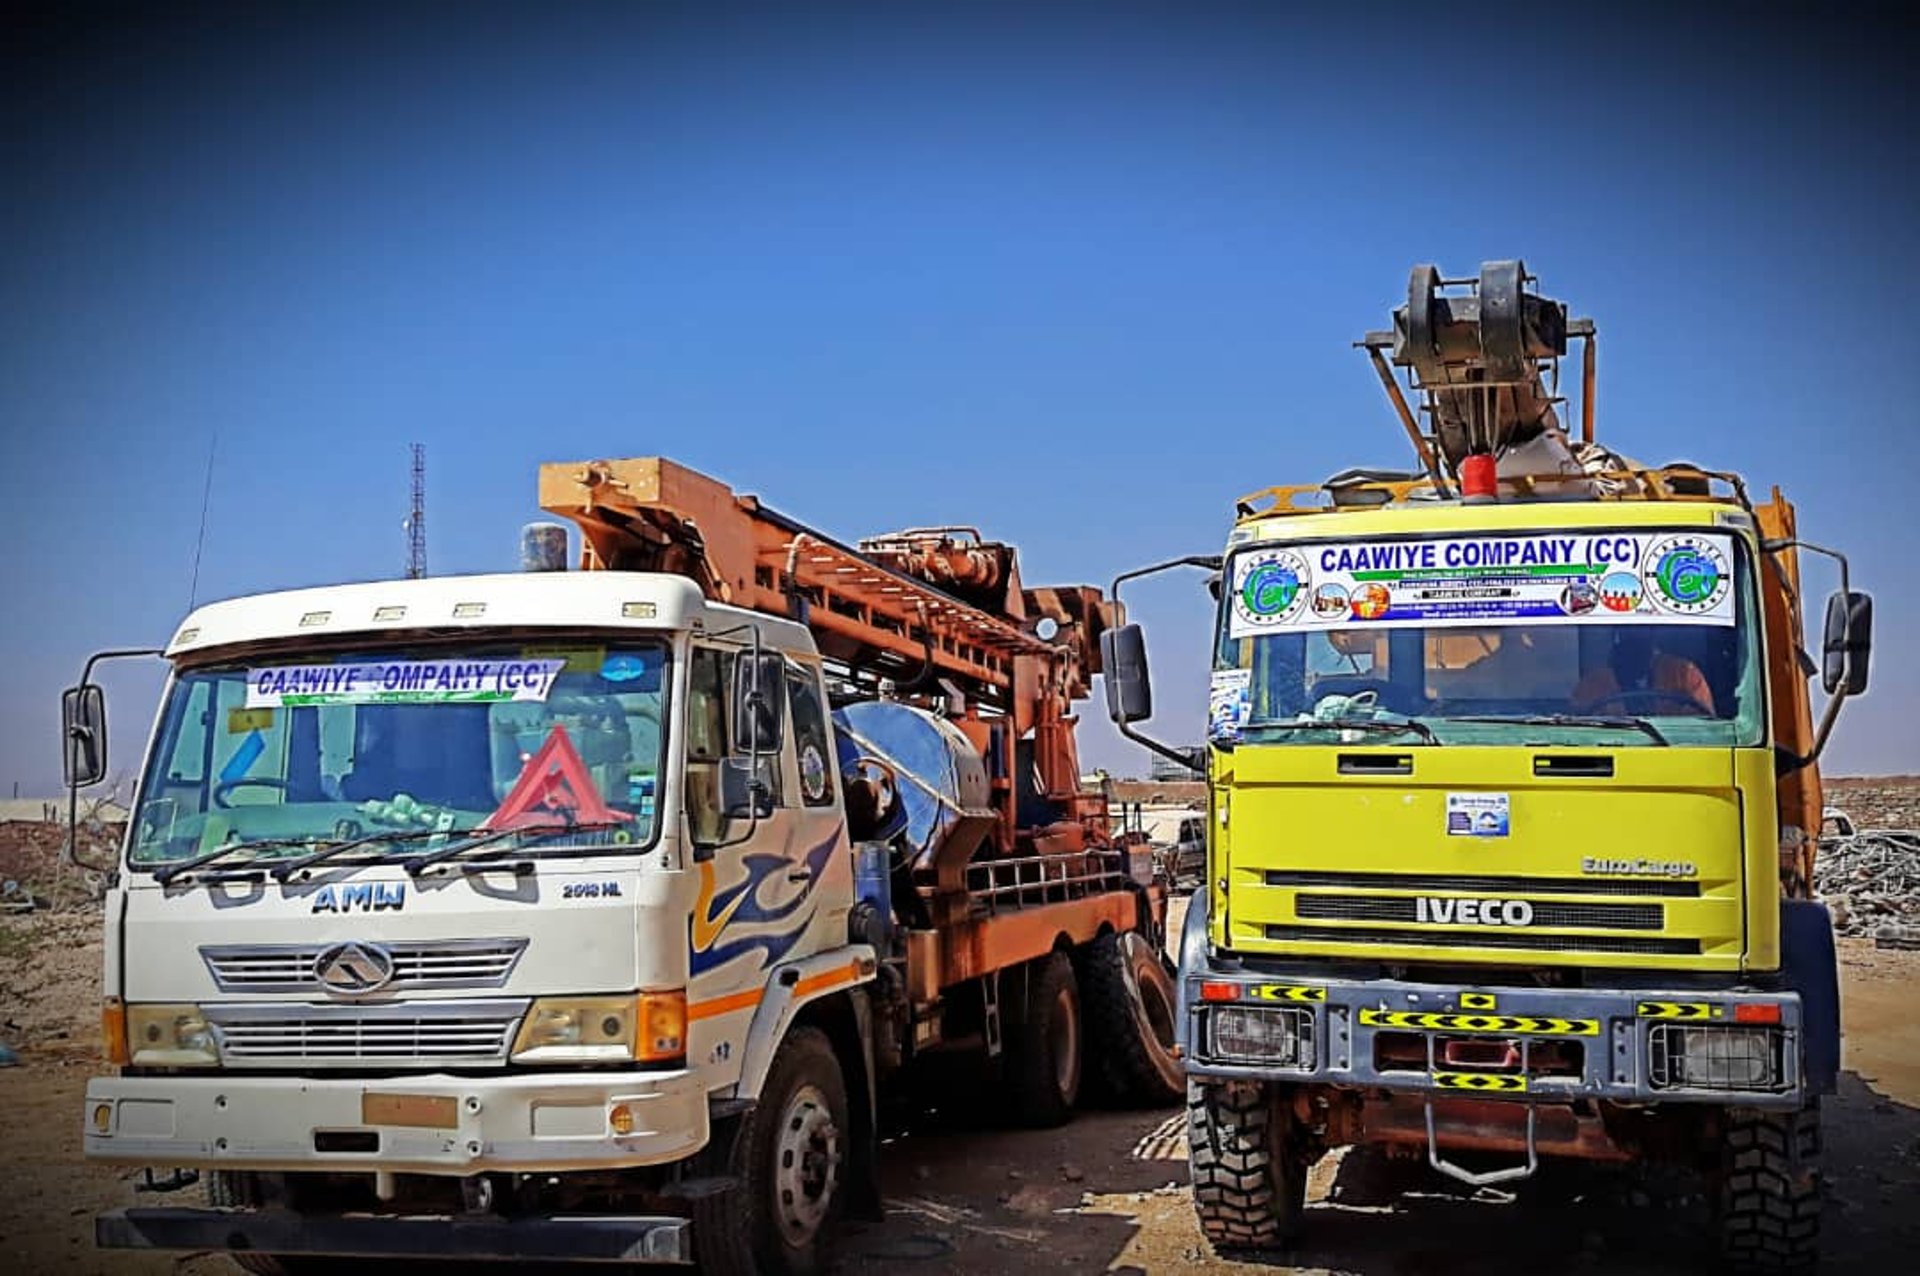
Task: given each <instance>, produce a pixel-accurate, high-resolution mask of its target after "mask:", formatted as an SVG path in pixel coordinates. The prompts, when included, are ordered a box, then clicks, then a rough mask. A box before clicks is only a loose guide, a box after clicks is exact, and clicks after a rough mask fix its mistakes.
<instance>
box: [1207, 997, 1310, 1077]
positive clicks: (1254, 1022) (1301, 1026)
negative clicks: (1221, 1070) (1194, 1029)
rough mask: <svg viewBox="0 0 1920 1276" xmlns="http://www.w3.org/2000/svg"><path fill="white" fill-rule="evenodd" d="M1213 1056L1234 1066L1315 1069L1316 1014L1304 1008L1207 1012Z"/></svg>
mask: <svg viewBox="0 0 1920 1276" xmlns="http://www.w3.org/2000/svg"><path fill="white" fill-rule="evenodd" d="M1207 1018H1208V1024H1209V1027H1210V1028H1211V1029H1212V1032H1211V1036H1210V1038H1209V1041H1210V1044H1211V1045H1212V1047H1213V1051H1212V1052H1213V1054H1214V1055H1215V1056H1216V1057H1217V1058H1219V1059H1222V1060H1224V1061H1227V1062H1231V1063H1258V1064H1265V1065H1267V1066H1269V1067H1275V1068H1311V1067H1312V1066H1313V1061H1314V1060H1313V1011H1311V1010H1308V1009H1305V1008H1304V1007H1298V1008H1296V1007H1292V1006H1287V1007H1279V1008H1275V1009H1260V1010H1254V1009H1247V1008H1242V1007H1238V1006H1219V1007H1216V1008H1214V1009H1213V1010H1210V1011H1208V1012H1207Z"/></svg>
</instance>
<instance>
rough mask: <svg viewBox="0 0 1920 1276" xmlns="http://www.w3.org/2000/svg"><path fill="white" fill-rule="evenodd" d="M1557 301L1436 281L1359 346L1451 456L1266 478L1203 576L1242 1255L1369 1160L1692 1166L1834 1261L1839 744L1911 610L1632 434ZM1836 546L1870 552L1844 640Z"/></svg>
mask: <svg viewBox="0 0 1920 1276" xmlns="http://www.w3.org/2000/svg"><path fill="white" fill-rule="evenodd" d="M1533 284H1534V281H1533V279H1532V278H1531V277H1530V276H1529V275H1528V274H1527V273H1526V271H1525V270H1524V268H1523V267H1522V266H1521V264H1520V263H1519V262H1517V261H1503V262H1490V263H1488V264H1487V265H1486V266H1485V267H1483V269H1482V271H1481V273H1480V275H1479V276H1478V277H1477V278H1468V279H1455V280H1448V279H1443V278H1442V277H1441V276H1440V273H1439V272H1438V271H1437V270H1435V269H1434V268H1432V267H1430V266H1420V267H1417V268H1415V270H1414V272H1413V275H1412V278H1411V281H1410V285H1409V289H1408V296H1407V301H1406V304H1404V305H1403V306H1400V307H1399V308H1397V309H1396V310H1395V311H1394V313H1393V321H1394V322H1393V327H1392V328H1391V329H1390V330H1387V331H1382V332H1376V333H1369V334H1368V335H1367V336H1366V337H1365V339H1364V340H1362V341H1361V342H1359V343H1358V345H1359V346H1360V348H1362V349H1363V350H1365V352H1366V354H1367V356H1368V358H1369V360H1370V362H1371V363H1372V365H1373V367H1374V369H1375V371H1376V372H1377V373H1378V375H1379V378H1380V380H1381V381H1382V383H1383V384H1384V385H1385V387H1386V390H1387V393H1388V395H1389V399H1390V401H1391V403H1392V405H1393V407H1394V409H1395V413H1396V415H1397V417H1398V418H1399V421H1400V423H1401V426H1402V427H1403V429H1404V431H1405V433H1406V435H1407V437H1408V440H1409V441H1410V442H1411V444H1412V446H1413V451H1414V455H1415V457H1416V459H1417V463H1418V469H1417V470H1415V471H1413V472H1408V473H1398V472H1383V471H1375V470H1349V471H1346V472H1344V473H1342V474H1339V475H1336V476H1334V477H1333V478H1331V479H1329V480H1327V481H1326V482H1324V483H1318V484H1310V485H1306V486H1300V487H1281V488H1271V489H1267V490H1264V491H1261V492H1257V493H1254V494H1253V495H1251V496H1248V497H1245V498H1243V499H1242V500H1241V501H1240V502H1239V503H1238V504H1237V506H1236V508H1235V510H1234V521H1233V527H1232V531H1231V532H1230V533H1229V535H1228V538H1227V550H1226V553H1225V555H1224V556H1223V557H1219V558H1215V557H1210V556H1196V557H1193V558H1189V559H1184V560H1177V562H1178V563H1191V564H1196V565H1199V566H1202V567H1205V568H1207V569H1208V570H1209V571H1210V572H1211V573H1212V576H1211V579H1212V580H1213V582H1214V592H1215V597H1216V600H1217V612H1216V620H1215V626H1214V643H1213V656H1212V662H1211V663H1212V673H1211V679H1212V681H1211V690H1210V697H1209V725H1208V737H1209V743H1208V745H1207V747H1206V748H1205V750H1204V751H1203V752H1204V756H1201V757H1196V758H1195V759H1194V763H1195V765H1196V769H1198V770H1200V771H1201V772H1203V773H1204V774H1205V776H1206V779H1207V783H1208V793H1209V819H1208V824H1207V828H1208V848H1207V875H1206V876H1207V880H1206V884H1205V887H1204V888H1203V889H1202V891H1200V892H1199V893H1197V894H1196V895H1195V896H1194V898H1193V901H1192V904H1191V906H1190V908H1189V911H1188V913H1187V915H1186V922H1185V927H1184V932H1183V934H1182V935H1181V937H1180V939H1179V971H1180V993H1179V1032H1180V1043H1181V1045H1182V1047H1183V1050H1184V1056H1183V1058H1184V1062H1185V1064H1186V1067H1187V1071H1188V1075H1189V1083H1188V1110H1189V1143H1190V1146H1191V1162H1190V1164H1191V1168H1192V1175H1193V1185H1194V1203H1195V1209H1196V1210H1197V1212H1198V1214H1199V1220H1200V1224H1201V1227H1202V1229H1203V1231H1204V1232H1205V1233H1206V1235H1207V1237H1208V1238H1209V1239H1210V1240H1211V1241H1212V1242H1213V1243H1214V1244H1215V1245H1217V1246H1221V1247H1228V1248H1232V1247H1252V1248H1262V1247H1269V1246H1278V1245H1283V1244H1285V1243H1287V1242H1289V1241H1291V1240H1292V1239H1293V1238H1294V1237H1295V1236H1296V1235H1297V1234H1298V1232H1299V1230H1300V1228H1301V1225H1302V1222H1303V1215H1302V1207H1303V1201H1304V1193H1305V1184H1306V1176H1307V1172H1308V1169H1309V1167H1310V1166H1312V1165H1313V1164H1314V1162H1315V1161H1317V1160H1318V1159H1319V1158H1320V1157H1321V1156H1322V1155H1323V1154H1324V1153H1325V1152H1327V1150H1328V1149H1330V1148H1335V1147H1340V1146H1344V1145H1351V1144H1374V1145H1382V1146H1385V1147H1386V1148H1388V1149H1389V1150H1393V1151H1397V1152H1399V1153H1401V1154H1404V1155H1408V1156H1415V1157H1424V1158H1425V1159H1426V1161H1427V1162H1428V1163H1429V1164H1430V1165H1431V1166H1432V1167H1433V1169H1434V1170H1435V1171H1437V1172H1438V1173H1441V1174H1445V1175H1448V1176H1451V1177H1453V1178H1455V1179H1458V1180H1461V1181H1462V1182H1466V1183H1469V1184H1490V1183H1499V1182H1505V1181H1508V1180H1512V1179H1517V1178H1523V1177H1526V1176H1527V1175H1529V1174H1531V1173H1533V1172H1534V1170H1535V1169H1536V1167H1537V1166H1538V1164H1539V1163H1540V1161H1541V1159H1542V1158H1547V1157H1562V1158H1575V1159H1590V1160H1604V1161H1618V1162H1628V1161H1632V1162H1642V1163H1645V1162H1669V1163H1678V1164H1681V1165H1684V1166H1687V1167H1690V1168H1692V1169H1697V1170H1699V1171H1702V1172H1703V1173H1704V1174H1705V1175H1706V1176H1707V1179H1708V1181H1709V1183H1710V1184H1711V1187H1712V1191H1711V1199H1712V1200H1713V1201H1714V1203H1715V1207H1716V1208H1715V1217H1716V1219H1717V1224H1716V1226H1717V1240H1718V1245H1719V1248H1720V1250H1721V1252H1722V1255H1723V1256H1724V1258H1725V1259H1726V1261H1727V1262H1728V1263H1729V1264H1730V1265H1731V1266H1732V1267H1734V1268H1736V1269H1740V1270H1794V1269H1804V1268H1807V1267H1810V1266H1811V1265H1812V1264H1813V1263H1814V1262H1815V1261H1816V1257H1817V1244H1818V1231H1819V1216H1820V1192H1819V1160H1818V1154H1819V1110H1820V1099H1821V1096H1822V1095H1825V1094H1830V1093H1832V1092H1833V1090H1834V1086H1835V1083H1836V1077H1837V1074H1838V1070H1839V1062H1840V1056H1839V994H1838V984H1837V972H1836V965H1835V957H1834V944H1833V932H1832V927H1831V925H1830V922H1829V919H1828V915H1827V910H1826V908H1825V906H1824V905H1822V904H1821V903H1819V902H1818V901H1817V900H1815V899H1814V898H1813V880H1814V878H1813V857H1814V854H1815V851H1816V847H1817V839H1818V830H1819V826H1820V816H1821V810H1822V807H1821V793H1820V775H1819V769H1818V765H1817V759H1818V757H1819V755H1820V752H1821V750H1822V748H1823V747H1824V746H1825V744H1826V741H1827V739H1828V735H1829V732H1830V731H1831V730H1832V728H1833V725H1834V722H1835V721H1836V715H1837V713H1838V711H1839V709H1840V707H1841V705H1842V704H1843V703H1844V702H1845V701H1846V700H1847V699H1848V698H1849V697H1850V696H1854V695H1858V694H1860V693H1861V692H1863V691H1864V690H1865V689H1866V684H1867V658H1868V650H1869V642H1870V631H1871V625H1872V604H1871V600H1870V598H1869V597H1868V596H1867V595H1866V594H1863V593H1859V592H1856V591H1855V590H1853V589H1852V588H1851V585H1850V582H1849V579H1848V572H1847V566H1846V560H1845V558H1844V557H1842V556H1840V555H1838V554H1836V553H1834V552H1833V551H1831V550H1827V549H1824V548H1822V547H1820V546H1817V545H1814V544H1812V543H1810V542H1808V541H1804V540H1801V539H1800V538H1799V535H1798V531H1797V529H1796V526H1795V520H1794V511H1793V507H1792V506H1791V505H1790V504H1789V503H1788V502H1787V500H1786V499H1785V497H1783V496H1782V495H1781V493H1780V491H1779V489H1777V488H1776V489H1774V491H1773V493H1772V495H1771V498H1770V499H1768V500H1766V501H1763V502H1756V501H1755V500H1753V499H1752V498H1751V496H1750V494H1749V492H1748V489H1747V486H1746V484H1745V482H1744V481H1743V480H1742V479H1741V478H1740V477H1739V476H1738V475H1735V474H1730V473H1722V472H1715V471H1709V470H1704V469H1701V468H1699V467H1696V466H1693V465H1687V464H1671V465H1666V466H1660V467H1654V466H1647V465H1642V464H1640V463H1638V462H1636V461H1633V460H1631V459H1630V458H1627V457H1625V456H1622V455H1619V454H1618V453H1615V452H1613V451H1611V450H1609V449H1608V448H1607V447H1605V446H1602V445H1601V444H1600V443H1599V442H1597V441H1596V439H1595V434H1594V404H1595V395H1594V389H1595V353H1594V352H1595V345H1594V341H1595V334H1594V327H1593V324H1592V323H1591V321H1589V320H1584V319H1583V320H1570V319H1569V318H1568V315H1567V311H1566V307H1565V306H1563V305H1562V304H1560V303H1559V302H1557V301H1554V300H1552V299H1551V298H1548V297H1544V296H1542V295H1540V294H1539V292H1538V291H1537V290H1536V289H1535V288H1534V286H1533ZM1569 339H1574V340H1577V341H1579V342H1581V343H1582V345H1583V349H1582V351H1581V355H1582V363H1581V367H1582V376H1581V382H1582V390H1581V395H1580V407H1581V413H1580V415H1581V425H1580V430H1579V437H1578V438H1577V439H1576V438H1573V437H1571V435H1570V433H1569V431H1568V429H1567V428H1566V427H1565V426H1563V424H1562V419H1561V411H1562V409H1563V407H1564V405H1565V400H1564V399H1563V398H1562V396H1561V395H1560V394H1559V392H1558V383H1559V369H1560V365H1561V360H1562V359H1563V358H1564V357H1565V356H1566V355H1567V351H1568V348H1569ZM1396 369H1398V370H1399V371H1401V372H1403V373H1404V374H1405V375H1406V377H1407V380H1408V383H1409V385H1408V388H1407V389H1410V390H1411V391H1412V393H1413V394H1414V395H1415V396H1417V399H1418V408H1419V413H1418V414H1416V411H1415V409H1414V407H1413V406H1412V405H1410V403H1409V395H1408V392H1407V389H1403V387H1402V385H1401V384H1400V382H1399V380H1398V379H1397V378H1396V375H1395V372H1396ZM1803 552H1811V553H1815V554H1820V555H1823V556H1826V557H1829V558H1832V559H1834V560H1836V561H1837V562H1838V565H1839V583H1840V588H1839V591H1838V592H1836V593H1835V594H1834V595H1833V596H1832V597H1831V598H1830V599H1829V600H1828V603H1827V608H1826V613H1825V619H1824V623H1823V627H1822V633H1821V642H1820V659H1819V660H1818V661H1816V660H1814V659H1813V658H1812V657H1811V656H1809V655H1808V654H1807V653H1806V652H1805V651H1804V650H1803V649H1802V634H1803V623H1802V614H1801V607H1802V599H1803V598H1804V597H1805V594H1804V591H1803V585H1802V579H1801V572H1800V557H1801V554H1802V553H1803ZM1173 565H1175V564H1163V565H1161V566H1163V567H1165V566H1173ZM1158 569H1159V568H1153V569H1146V570H1158ZM1131 574H1135V573H1130V575H1131ZM1122 579H1123V580H1124V579H1126V577H1122ZM1115 596H1116V598H1117V597H1118V582H1116V586H1115ZM1102 641H1103V643H1104V645H1105V654H1104V657H1103V659H1104V662H1105V669H1106V686H1107V692H1108V707H1109V711H1110V713H1111V714H1112V716H1113V717H1114V719H1115V720H1116V722H1118V723H1119V724H1120V725H1121V729H1122V730H1123V731H1125V732H1127V733H1128V734H1131V735H1134V736H1135V737H1136V738H1138V739H1141V740H1142V742H1143V743H1146V744H1148V746H1149V747H1153V748H1157V749H1161V750H1162V751H1163V752H1166V753H1168V754H1169V756H1176V757H1185V756H1187V755H1186V754H1183V753H1180V752H1179V751H1176V750H1170V749H1165V748H1164V747H1163V746H1160V745H1158V744H1156V743H1154V742H1153V741H1151V740H1150V739H1148V738H1146V737H1145V736H1143V735H1140V734H1139V731H1138V728H1137V726H1136V725H1135V724H1138V723H1140V722H1142V721H1145V720H1146V719H1147V718H1149V717H1150V716H1151V713H1152V701H1151V696H1150V690H1149V683H1148V678H1147V670H1146V653H1145V648H1144V644H1143V641H1142V637H1141V633H1140V630H1139V628H1138V627H1137V626H1133V625H1125V626H1120V627H1116V628H1115V629H1114V630H1112V631H1110V632H1109V633H1108V634H1106V635H1105V636H1104V638H1103V640H1102ZM1816 672H1817V673H1819V675H1820V678H1821V686H1822V690H1823V691H1824V692H1825V693H1826V695H1827V702H1826V706H1825V708H1824V710H1823V711H1822V713H1821V714H1820V717H1819V719H1818V722H1817V724H1816V720H1815V716H1814V712H1813V704H1812V700H1811V697H1810V694H1809V688H1808V680H1809V678H1810V676H1811V675H1812V674H1814V673H1816Z"/></svg>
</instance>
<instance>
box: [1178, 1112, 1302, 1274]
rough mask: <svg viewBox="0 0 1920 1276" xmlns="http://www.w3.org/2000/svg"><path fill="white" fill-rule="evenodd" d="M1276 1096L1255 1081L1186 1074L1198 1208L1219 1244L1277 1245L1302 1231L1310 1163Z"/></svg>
mask: <svg viewBox="0 0 1920 1276" xmlns="http://www.w3.org/2000/svg"><path fill="white" fill-rule="evenodd" d="M1276 1097H1277V1096H1276V1095H1275V1093H1274V1092H1273V1090H1272V1089H1270V1088H1269V1087H1267V1086H1265V1085H1263V1084H1261V1083H1260V1082H1257V1081H1202V1080H1199V1079H1197V1078H1195V1079H1190V1080H1189V1081H1188V1082H1187V1166H1188V1169H1189V1172H1190V1173H1191V1175H1192V1178H1193V1209H1194V1213H1195V1214H1197V1215H1198V1216H1199V1218H1200V1230H1201V1232H1203V1233H1204V1234H1205V1235H1206V1238H1207V1240H1208V1241H1210V1242H1211V1243H1212V1244H1213V1247H1214V1248H1215V1249H1219V1250H1236V1249H1277V1248H1279V1247H1281V1246H1283V1245H1286V1244H1289V1243H1290V1242H1292V1241H1293V1240H1294V1239H1296V1238H1297V1237H1298V1236H1299V1234H1300V1225H1301V1219H1302V1215H1303V1213H1304V1212H1305V1209H1306V1204H1307V1168H1308V1167H1307V1164H1306V1162H1305V1160H1304V1159H1303V1158H1302V1157H1301V1156H1300V1154H1299V1151H1298V1149H1297V1148H1296V1146H1295V1140H1294V1138H1293V1125H1294V1118H1293V1113H1292V1109H1291V1108H1289V1107H1287V1106H1285V1104H1283V1103H1280V1102H1276Z"/></svg>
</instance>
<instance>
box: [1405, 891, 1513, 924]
mask: <svg viewBox="0 0 1920 1276" xmlns="http://www.w3.org/2000/svg"><path fill="white" fill-rule="evenodd" d="M1413 916H1414V920H1415V921H1421V922H1439V923H1442V924H1445V923H1447V922H1455V923H1458V924H1459V925H1462V926H1531V925H1533V905H1532V904H1529V903H1528V902H1527V901H1526V900H1524V899H1429V898H1428V897H1427V896H1425V895H1422V896H1420V897H1419V898H1418V899H1416V900H1414V902H1413Z"/></svg>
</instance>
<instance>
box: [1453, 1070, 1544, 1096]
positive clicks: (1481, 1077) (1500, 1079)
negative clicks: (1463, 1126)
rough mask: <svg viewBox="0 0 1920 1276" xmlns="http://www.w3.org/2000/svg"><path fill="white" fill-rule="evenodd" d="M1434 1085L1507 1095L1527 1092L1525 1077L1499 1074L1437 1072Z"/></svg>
mask: <svg viewBox="0 0 1920 1276" xmlns="http://www.w3.org/2000/svg"><path fill="white" fill-rule="evenodd" d="M1433 1084H1434V1085H1436V1086H1438V1087H1439V1088H1440V1089H1442V1090H1482V1091H1488V1090H1494V1091H1503V1092H1506V1093H1514V1092H1516V1091H1521V1092H1523V1091H1525V1090H1526V1088H1527V1079H1526V1078H1525V1077H1519V1076H1510V1075H1507V1074H1504V1073H1499V1072H1436V1073H1434V1074H1433Z"/></svg>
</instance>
